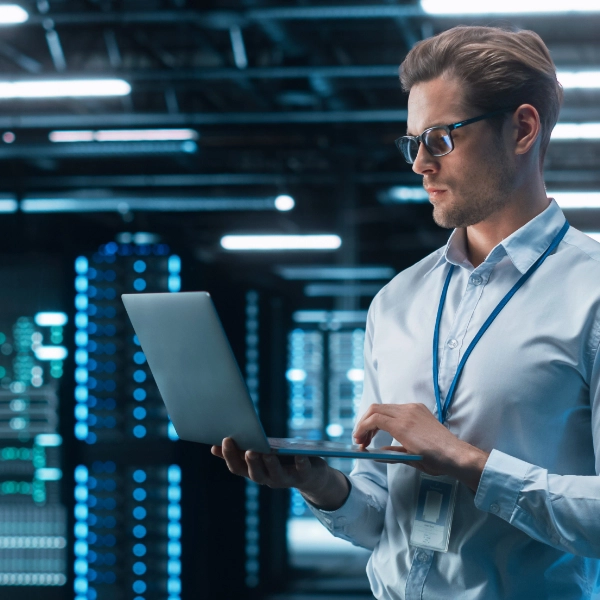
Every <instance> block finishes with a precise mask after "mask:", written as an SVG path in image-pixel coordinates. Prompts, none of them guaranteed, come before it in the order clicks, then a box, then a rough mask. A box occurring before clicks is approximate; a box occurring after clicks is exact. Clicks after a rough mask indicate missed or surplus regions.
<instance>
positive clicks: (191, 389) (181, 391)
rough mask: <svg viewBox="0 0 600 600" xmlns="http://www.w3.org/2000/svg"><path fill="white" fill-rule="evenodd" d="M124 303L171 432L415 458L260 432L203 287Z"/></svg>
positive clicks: (292, 450) (293, 451)
mask: <svg viewBox="0 0 600 600" xmlns="http://www.w3.org/2000/svg"><path fill="white" fill-rule="evenodd" d="M122 299H123V304H124V305H125V309H126V311H127V314H128V316H129V319H130V320H131V323H132V325H133V328H134V330H135V333H136V335H137V338H138V340H139V342H140V345H141V347H142V350H143V351H144V354H145V356H146V360H147V361H148V366H149V367H150V370H151V371H152V375H154V379H155V381H156V384H157V386H158V390H159V392H160V394H161V396H162V399H163V401H164V403H165V406H166V407H167V411H168V413H169V416H170V417H171V421H172V422H173V425H174V426H175V430H176V431H177V435H178V436H179V437H180V438H181V439H183V440H187V441H191V442H199V443H202V444H211V445H216V446H220V445H221V444H222V441H223V439H224V438H226V437H231V438H233V440H234V441H235V443H236V444H237V445H238V447H239V448H240V449H241V450H255V451H256V452H261V453H266V454H269V453H271V454H284V455H285V454H286V455H298V454H302V455H308V456H322V457H339V458H364V459H382V460H388V461H394V462H406V461H417V460H421V456H419V455H409V454H404V453H398V452H395V451H393V450H378V449H366V450H364V449H361V448H360V447H359V446H356V445H353V444H344V443H341V442H331V441H314V440H303V439H298V438H269V437H267V436H266V435H265V432H264V429H263V426H262V424H261V422H260V420H259V418H258V414H257V413H256V409H255V407H254V404H253V402H252V399H251V398H250V394H249V392H248V388H247V387H246V383H245V382H244V379H243V377H242V374H241V372H240V369H239V367H238V365H237V362H236V360H235V357H234V355H233V352H232V350H231V346H230V345H229V341H228V340H227V337H226V335H225V332H224V330H223V327H222V325H221V322H220V320H219V317H218V315H217V311H216V309H215V307H214V304H213V302H212V299H211V297H210V294H208V292H180V293H177V294H172V293H159V294H123V295H122Z"/></svg>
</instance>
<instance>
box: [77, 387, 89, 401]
mask: <svg viewBox="0 0 600 600" xmlns="http://www.w3.org/2000/svg"><path fill="white" fill-rule="evenodd" d="M88 395H89V391H88V389H87V387H85V386H84V385H78V386H77V387H76V388H75V400H77V402H85V401H86V400H87V399H88Z"/></svg>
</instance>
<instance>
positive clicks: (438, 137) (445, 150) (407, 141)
mask: <svg viewBox="0 0 600 600" xmlns="http://www.w3.org/2000/svg"><path fill="white" fill-rule="evenodd" d="M510 110H512V108H503V109H501V110H495V111H494V112H489V113H486V114H485V115H481V116H479V117H474V118H473V119H467V120H466V121H459V122H458V123H453V124H452V125H436V126H435V127H429V128H428V129H426V130H425V131H424V132H423V133H422V134H421V135H403V136H402V137H399V138H398V139H397V140H396V146H397V147H398V150H400V152H402V156H404V159H405V160H406V162H407V163H408V164H410V165H412V164H413V163H414V162H415V160H417V154H418V153H419V146H420V145H421V143H423V145H424V146H425V148H426V149H427V152H429V154H431V156H446V154H450V152H452V150H454V141H453V140H452V133H451V132H452V131H454V130H455V129H458V128H459V127H464V126H465V125H470V124H471V123H477V121H483V120H484V119H489V118H491V117H495V116H496V115H499V114H502V113H505V112H508V111H510Z"/></svg>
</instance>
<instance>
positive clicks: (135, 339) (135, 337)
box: [133, 335, 141, 346]
mask: <svg viewBox="0 0 600 600" xmlns="http://www.w3.org/2000/svg"><path fill="white" fill-rule="evenodd" d="M133 343H134V344H135V345H136V346H141V344H140V340H138V336H137V335H134V336H133Z"/></svg>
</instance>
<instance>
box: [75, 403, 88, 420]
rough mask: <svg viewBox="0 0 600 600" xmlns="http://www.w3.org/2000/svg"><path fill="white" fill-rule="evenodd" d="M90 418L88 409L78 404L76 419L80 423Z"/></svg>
mask: <svg viewBox="0 0 600 600" xmlns="http://www.w3.org/2000/svg"><path fill="white" fill-rule="evenodd" d="M87 416H88V407H87V406H86V405H85V404H77V405H76V406H75V418H76V419H77V420H78V421H85V419H87Z"/></svg>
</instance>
